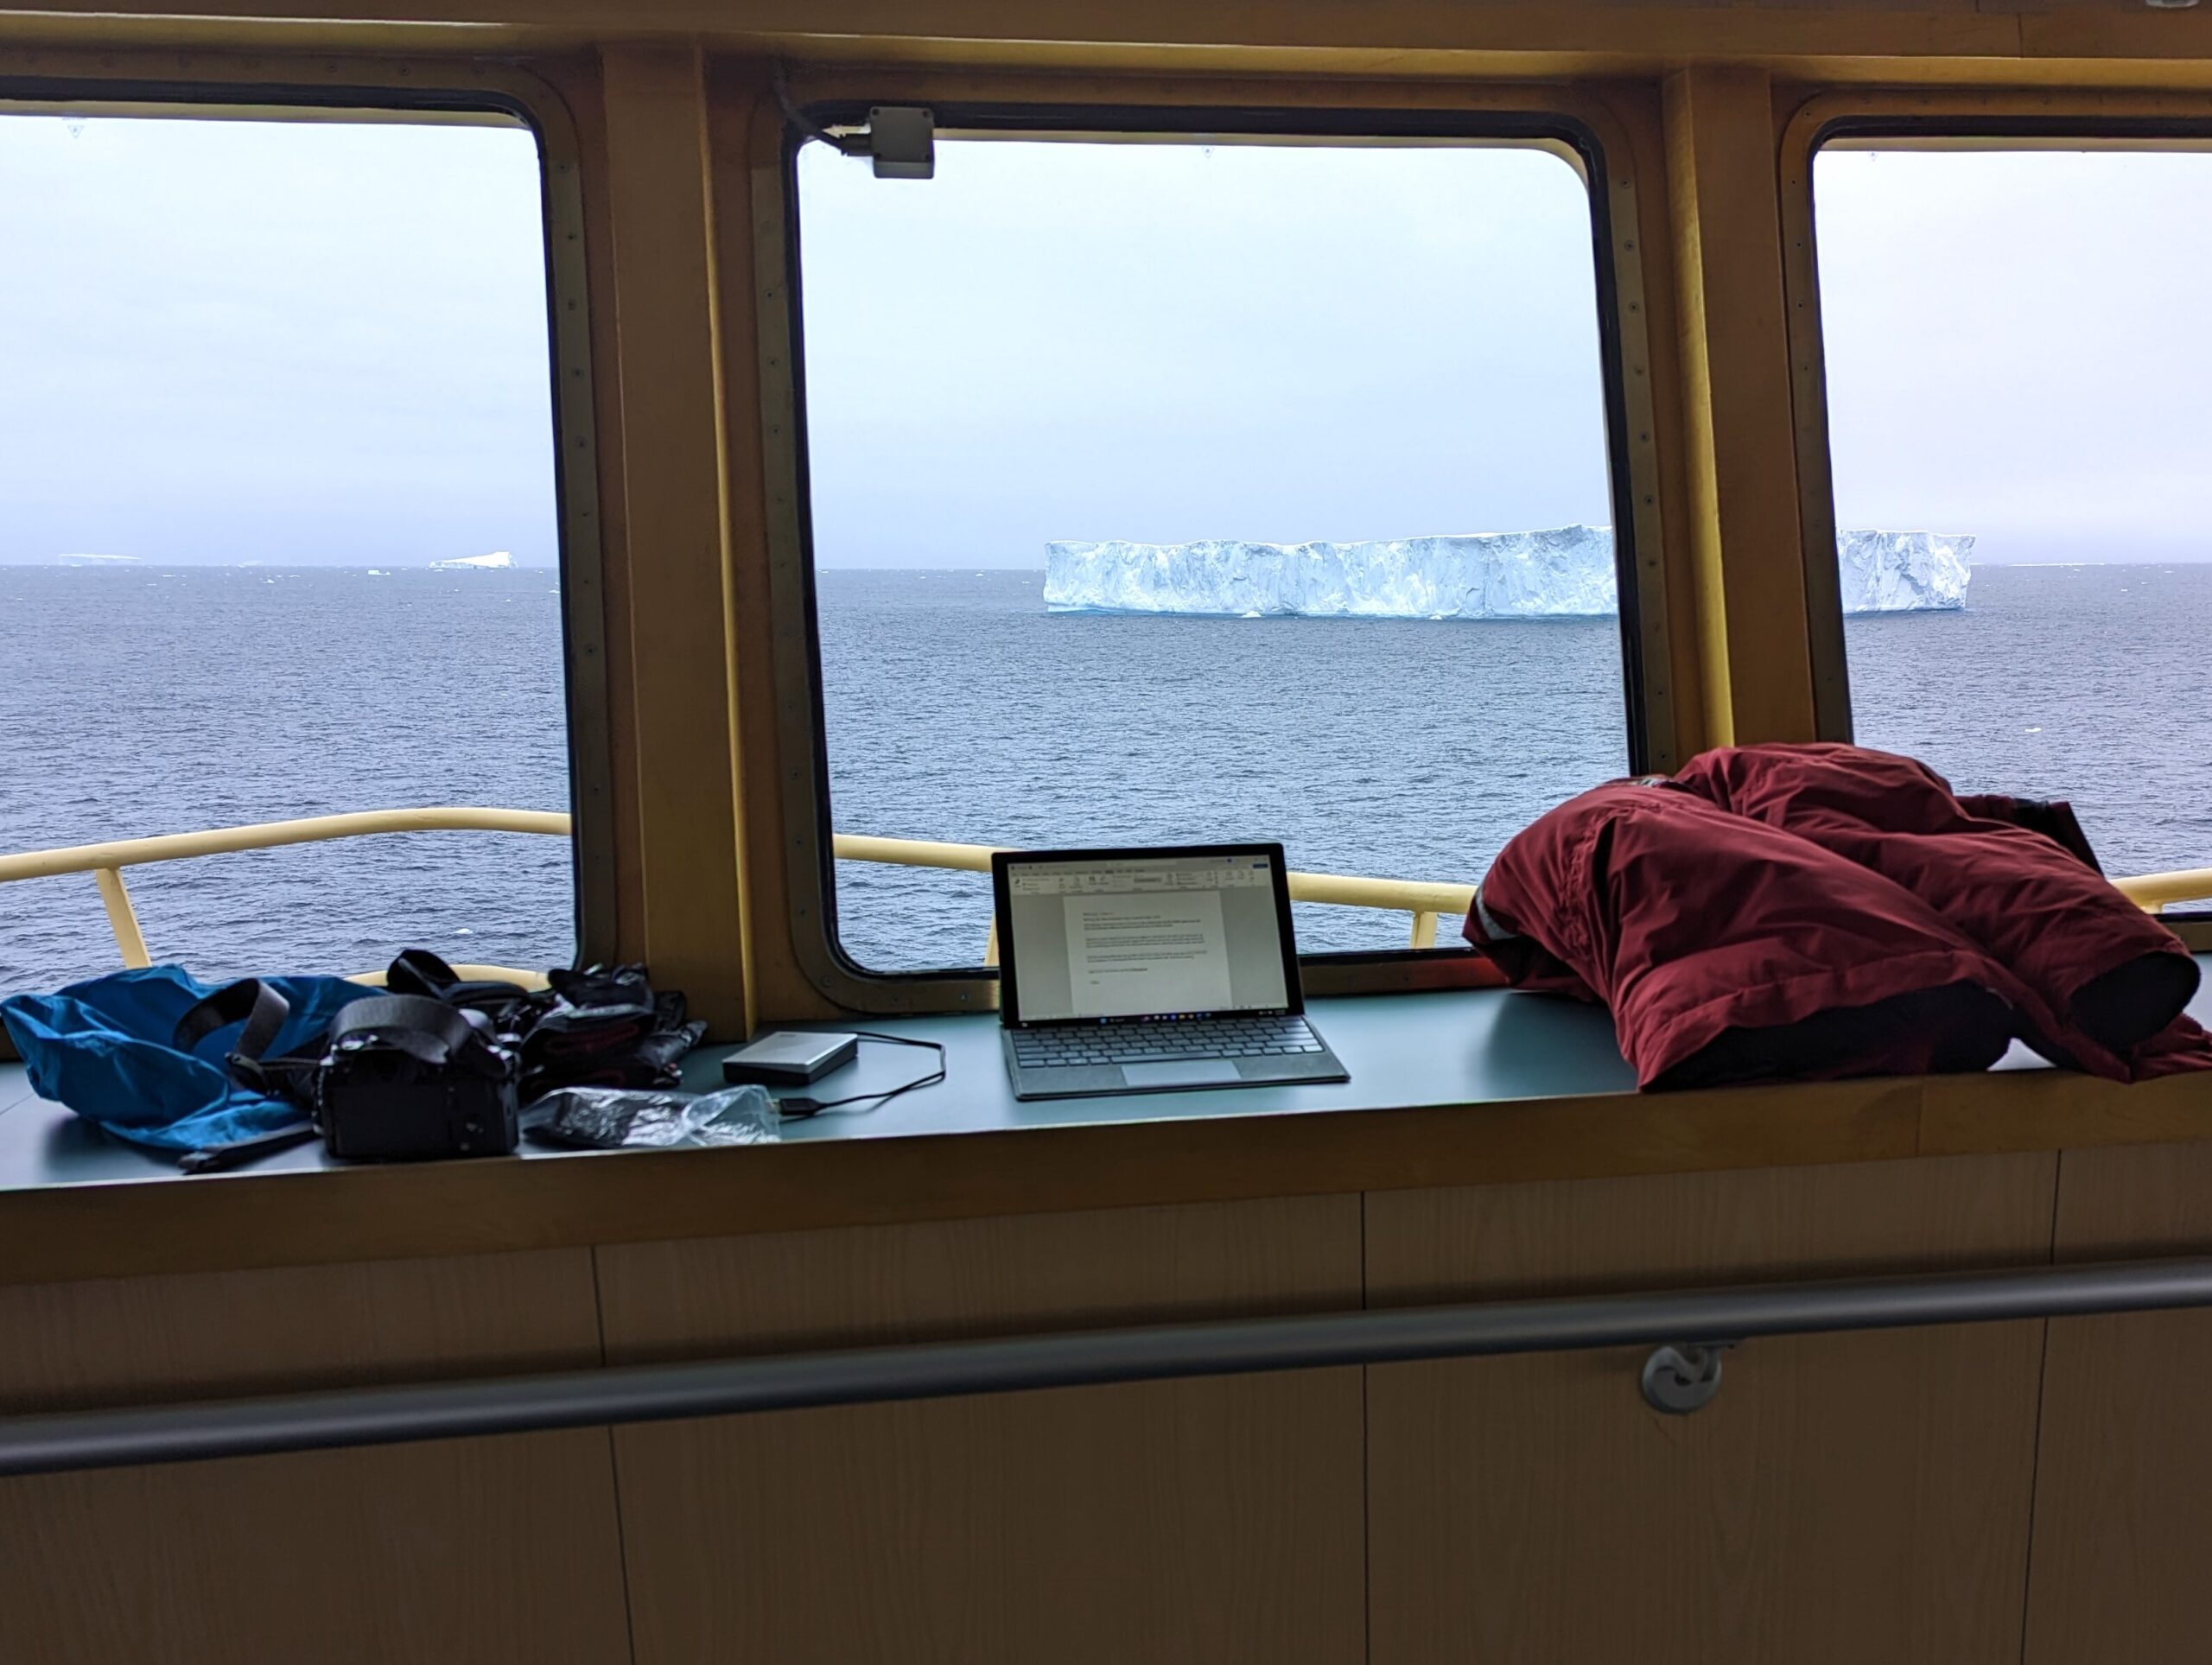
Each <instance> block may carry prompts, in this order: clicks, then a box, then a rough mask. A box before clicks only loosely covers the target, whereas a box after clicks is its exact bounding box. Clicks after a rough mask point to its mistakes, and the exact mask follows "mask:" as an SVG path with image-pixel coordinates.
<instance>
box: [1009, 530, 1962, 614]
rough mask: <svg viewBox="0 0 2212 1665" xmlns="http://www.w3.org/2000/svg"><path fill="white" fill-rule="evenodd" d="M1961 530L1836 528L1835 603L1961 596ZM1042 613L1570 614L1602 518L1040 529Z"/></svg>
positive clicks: (1580, 605)
mask: <svg viewBox="0 0 2212 1665" xmlns="http://www.w3.org/2000/svg"><path fill="white" fill-rule="evenodd" d="M1973 545H1974V539H1973V538H1971V537H1940V536H1938V535H1936V534H1935V533H1933V532H1873V531H1865V532H1845V533H1843V534H1842V535H1841V536H1840V537H1839V538H1838V539H1837V540H1836V553H1837V558H1838V561H1839V563H1840V569H1841V572H1842V577H1843V605H1844V611H1845V612H1847V613H1902V612H1910V611H1916V610H1921V609H1928V608H1950V607H1964V606H1965V605H1966V595H1967V576H1968V569H1967V560H1966V557H1967V550H1969V549H1971V548H1972V547H1973ZM1045 606H1046V610H1047V611H1048V612H1052V613H1195V614H1203V615H1211V616H1213V617H1217V618H1218V617H1227V618H1247V619H1251V618H1306V619H1579V618H1600V617H1603V616H1605V615H1606V614H1608V613H1612V612H1613V611H1615V609H1616V606H1617V603H1616V601H1615V597H1614V593H1613V534H1612V530H1611V528H1610V527H1606V526H1561V527H1558V528H1556V529H1554V530H1553V531H1538V532H1475V533H1469V534H1465V535H1461V536H1457V537H1403V538H1391V539H1388V540H1383V541H1377V542H1373V543H1243V542H1239V541H1236V540H1234V539H1209V540H1206V541H1205V542H1202V543H1122V542H1118V541H1116V542H1112V543H1048V544H1046V546H1045Z"/></svg>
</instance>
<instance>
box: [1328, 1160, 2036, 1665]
mask: <svg viewBox="0 0 2212 1665" xmlns="http://www.w3.org/2000/svg"><path fill="white" fill-rule="evenodd" d="M2052 1170H2053V1163H2052V1160H2051V1159H2050V1158H2048V1157H2025V1158H2014V1157H2002V1158H1969V1159H1950V1160H1923V1161H1916V1162H1897V1163H1881V1164H1867V1165H1861V1166H1846V1167H1833V1168H1820V1169H1800V1170H1784V1171H1769V1172H1756V1173H1743V1174H1733V1175H1731V1174H1719V1175H1694V1176H1681V1177H1673V1178H1665V1179H1629V1180H1602V1181H1592V1182H1576V1183H1571V1184H1561V1185H1513V1186H1499V1187H1485V1188H1478V1189H1469V1190H1462V1191H1454V1192H1412V1193H1401V1194H1392V1195H1378V1196H1375V1197H1371V1198H1369V1204H1368V1224H1369V1232H1368V1244H1369V1249H1368V1266H1369V1279H1370V1299H1371V1300H1372V1301H1373V1302H1374V1303H1375V1304H1378V1305H1379V1304H1385V1303H1388V1302H1390V1301H1404V1300H1468V1299H1484V1298H1491V1297H1505V1296H1510V1295H1516V1294H1528V1293H1539V1292H1545V1293H1560V1292H1574V1293H1591V1292H1594V1291H1598V1290H1601V1289H1623V1288H1631V1287H1685V1286H1688V1285H1692V1284H1699V1283H1707V1284H1711V1283H1733V1282H1753V1281H1778V1280H1789V1279H1800V1278H1813V1277H1822V1276H1847V1275H1852V1274H1873V1273H1879V1272H1892V1271H1904V1270H1912V1269H1920V1268H1940V1267H1945V1266H1961V1265H1967V1266H1982V1265H1993V1264H2005V1263H2018V1262H2021V1261H2035V1260H2039V1259H2041V1258H2043V1257H2044V1255H2046V1254H2047V1253H2048V1244H2049V1242H2050V1204H2051V1185H2052ZM2042 1341H2043V1336H2042V1326H2041V1325H2039V1324H2005V1325H1970V1326H1959V1327H1955V1328H1949V1329H1942V1330H1919V1331H1890V1332H1885V1333H1866V1334H1859V1335H1840V1336H1827V1337H1804V1338H1791V1339H1787V1340H1770V1341H1756V1342H1752V1343H1750V1344H1747V1345H1745V1347H1743V1348H1741V1349H1740V1350H1737V1351H1734V1352H1732V1353H1731V1354H1729V1355H1728V1356H1727V1359H1726V1366H1725V1369H1724V1373H1723V1378H1722V1382H1721V1387H1720V1390H1719V1395H1717V1396H1716V1397H1715V1398H1714V1399H1713V1401H1711V1402H1710V1403H1709V1404H1708V1405H1707V1406H1706V1407H1705V1408H1703V1409H1701V1410H1699V1411H1697V1412H1695V1413H1694V1414H1690V1415H1688V1416H1683V1417H1673V1416H1663V1415H1661V1414H1657V1413H1655V1412H1653V1411H1651V1410H1650V1409H1649V1408H1647V1407H1646V1406H1645V1405H1644V1403H1643V1399H1642V1397H1641V1395H1640V1394H1639V1392H1638V1385H1637V1384H1638V1376H1639V1373H1640V1370H1641V1369H1642V1366H1643V1360H1644V1357H1645V1356H1646V1352H1647V1350H1641V1349H1633V1350H1631V1349H1624V1350H1610V1351H1602V1352H1591V1353H1573V1354H1559V1355H1551V1356H1535V1357H1522V1358H1510V1359H1496V1360H1475V1361H1464V1362H1457V1363H1443V1364H1419V1365H1394V1366H1387V1367H1383V1368H1378V1369H1375V1370H1373V1371H1371V1372H1370V1382H1369V1393H1368V1429H1369V1451H1370V1471H1369V1500H1370V1568H1371V1573H1370V1588H1371V1600H1372V1604H1373V1611H1372V1636H1373V1649H1372V1655H1371V1657H1372V1659H1373V1660H1374V1662H1375V1665H1415V1662H1429V1661H1452V1662H1487V1661H1498V1662H1509V1661H1510V1662H1513V1665H1543V1662H1560V1665H1586V1662H1589V1661H1593V1660H1611V1659H1622V1660H1626V1659H1634V1660H1637V1661H1638V1662H1643V1665H1649V1662H1669V1661H1677V1660H1679V1661H1681V1662H1683V1665H1712V1662H1713V1661H1717V1660H1725V1661H1736V1660H1788V1661H1789V1662H1791V1665H1805V1662H1818V1661H1827V1660H1834V1661H1837V1662H1845V1661H1849V1662H1853V1665H1858V1662H1863V1661H1866V1660H1869V1659H1878V1660H1883V1661H1887V1662H1911V1661H1926V1662H1929V1665H1964V1662H1974V1661H1989V1662H1997V1661H2000V1660H2001V1661H2005V1662H2007V1665H2011V1662H2013V1661H2017V1660H2018V1657H2019V1648H2020V1611H2021V1602H2022V1595H2023V1588H2024V1580H2025V1577H2026V1563H2027V1535H2028V1519H2029V1508H2030V1493H2031V1486H2032V1482H2033V1468H2032V1464H2033V1458H2034V1443H2035V1414H2036V1393H2037V1365H2038V1361H2039V1358H2040V1355H2041V1350H2042Z"/></svg>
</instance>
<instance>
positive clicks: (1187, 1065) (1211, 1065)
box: [1122, 1058, 1244, 1087]
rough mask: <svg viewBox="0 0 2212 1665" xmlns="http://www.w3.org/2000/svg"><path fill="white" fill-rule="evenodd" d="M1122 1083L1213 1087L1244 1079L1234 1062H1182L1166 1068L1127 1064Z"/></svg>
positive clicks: (1123, 1070) (1142, 1085) (1171, 1064)
mask: <svg viewBox="0 0 2212 1665" xmlns="http://www.w3.org/2000/svg"><path fill="white" fill-rule="evenodd" d="M1243 1079H1244V1077H1243V1076H1241V1075H1239V1074H1237V1073H1236V1060H1235V1059H1234V1058H1180V1059H1177V1060H1174V1061H1173V1062H1170V1063H1163V1064H1123V1065H1122V1080H1124V1081H1126V1082H1128V1084H1129V1085H1130V1086H1132V1087H1211V1086H1212V1085H1213V1084H1215V1083H1217V1082H1226V1083H1232V1084H1233V1083H1236V1082H1240V1081H1242V1080H1243Z"/></svg>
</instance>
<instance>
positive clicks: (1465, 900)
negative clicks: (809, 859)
mask: <svg viewBox="0 0 2212 1665" xmlns="http://www.w3.org/2000/svg"><path fill="white" fill-rule="evenodd" d="M403 832H512V833H536V834H541V835H547V836H555V837H560V838H566V837H568V836H569V817H567V816H565V815H562V814H560V813H558V812H556V811H553V810H496V809H477V808H468V807H454V808H430V809H415V810H359V811H355V812H353V813H351V814H346V815H319V816H308V817H304V818H302V819H300V820H296V821H266V822H262V823H258V824H257V825H253V826H247V827H221V828H215V829H210V830H208V831H206V832H189V833H166V834H162V835H159V836H155V837H151V838H120V839H115V840H112V841H111V842H106V843H103V844H77V845H72V846H70V847H68V848H62V849H52V850H31V851H28V852H26V853H24V854H22V855H0V884H6V883H8V882H9V881H10V880H17V879H43V878H48V877H52V876H53V875H54V874H66V873H89V874H92V875H93V877H94V879H95V880H97V881H98V882H99V889H100V899H101V901H102V902H103V903H104V904H105V906H106V909H107V917H108V926H109V929H110V930H111V931H113V932H114V935H115V943H116V947H117V949H118V950H120V952H121V953H122V956H123V963H124V964H125V965H126V966H143V965H149V964H151V963H152V959H151V956H149V954H148V953H147V950H146V938H145V936H144V934H143V931H141V930H140V929H139V925H138V914H137V909H136V908H135V907H134V906H132V904H131V900H130V892H129V891H128V890H127V889H125V888H124V883H123V869H124V867H139V866H143V865H145V864H147V863H150V862H156V861H181V860H185V859H187V858H188V857H192V856H197V855H228V854H232V853H235V852H238V851H241V850H258V849H272V848H277V847H278V846H280V845H285V844H311V843H317V842H322V841H324V840H327V839H333V838H361V837H367V836H373V835H378V834H384V833H403ZM834 847H835V852H836V857H837V859H838V860H839V861H876V862H884V863H888V864H891V865H893V866H899V867H938V868H944V869H949V870H951V871H955V872H963V873H988V872H989V871H990V869H991V856H992V854H993V852H994V850H995V848H997V847H995V846H993V845H989V844H948V843H939V842H934V841H931V840H928V839H919V838H876V837H871V836H868V835H866V834H861V833H838V834H836V836H835V841H834ZM2113 885H2114V887H2116V888H2117V889H2119V891H2120V893H2122V894H2123V895H2125V896H2126V897H2127V898H2128V899H2130V900H2132V901H2133V902H2134V903H2135V904H2136V905H2137V906H2139V907H2141V908H2143V909H2144V910H2145V911H2146V912H2152V913H2157V912H2161V911H2163V910H2164V908H2165V907H2167V906H2170V905H2171V904H2172V903H2175V902H2183V901H2190V900H2195V899H2199V898H2204V897H2212V867H2190V868H2186V869H2183V870H2182V871H2178V872H2174V873H2152V874H2143V875H2141V876H2139V877H2137V878H2133V879H2116V880H2113ZM1474 894H1475V887H1473V886H1472V885H1465V884H1440V883H1436V882H1434V881H1432V880H1417V879H1368V878H1362V877H1358V876H1356V875H1354V874H1335V873H1294V874H1291V875H1290V895H1291V899H1292V900H1293V901H1295V902H1319V903H1322V904H1325V905H1329V906H1338V907H1364V908H1382V909H1386V910H1389V911H1391V912H1403V913H1407V914H1409V915H1411V916H1412V925H1411V928H1410V929H1409V931H1408V935H1407V943H1408V946H1409V947H1413V948H1433V947H1434V946H1435V945H1436V932H1437V927H1438V925H1439V923H1440V921H1441V920H1442V919H1444V918H1458V917H1459V916H1460V915H1462V914H1464V913H1465V912H1466V911H1467V909H1468V907H1469V906H1471V904H1472V902H1473V900H1474ZM997 948H998V942H997V936H996V932H995V931H994V932H993V934H992V936H991V938H990V940H989V942H988V944H987V945H986V947H985V950H984V963H986V964H995V963H997V959H998V953H997ZM455 969H460V970H462V971H464V973H465V974H467V975H486V976H507V977H519V978H525V979H529V978H534V977H535V976H536V974H535V973H531V972H524V971H516V970H513V969H508V968H502V967H498V966H471V967H466V968H460V967H457V968H455Z"/></svg>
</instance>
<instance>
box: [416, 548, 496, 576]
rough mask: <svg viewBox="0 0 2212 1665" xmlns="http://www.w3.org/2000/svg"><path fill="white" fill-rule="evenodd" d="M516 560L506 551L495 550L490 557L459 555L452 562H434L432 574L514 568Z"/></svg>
mask: <svg viewBox="0 0 2212 1665" xmlns="http://www.w3.org/2000/svg"><path fill="white" fill-rule="evenodd" d="M514 563H515V558H514V556H512V555H511V554H509V553H508V552H507V551H506V550H493V551H492V553H491V554H489V555H457V556H454V558H453V559H452V560H450V561H433V562H430V570H431V571H432V572H488V571H491V570H493V569H497V568H505V567H512V566H513V565H514Z"/></svg>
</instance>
